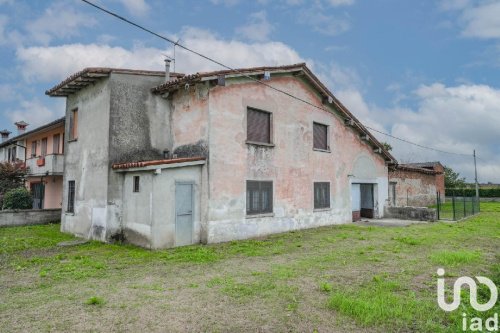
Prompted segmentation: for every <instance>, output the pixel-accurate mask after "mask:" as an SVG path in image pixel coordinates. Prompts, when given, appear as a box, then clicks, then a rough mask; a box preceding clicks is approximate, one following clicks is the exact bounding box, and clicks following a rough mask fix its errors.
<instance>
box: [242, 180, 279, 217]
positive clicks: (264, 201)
mask: <svg viewBox="0 0 500 333" xmlns="http://www.w3.org/2000/svg"><path fill="white" fill-rule="evenodd" d="M272 212H273V182H272V181H255V180H247V215H256V214H266V213H272Z"/></svg>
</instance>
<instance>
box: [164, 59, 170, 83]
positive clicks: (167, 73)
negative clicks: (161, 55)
mask: <svg viewBox="0 0 500 333" xmlns="http://www.w3.org/2000/svg"><path fill="white" fill-rule="evenodd" d="M170 61H171V60H170V59H165V82H168V81H170Z"/></svg>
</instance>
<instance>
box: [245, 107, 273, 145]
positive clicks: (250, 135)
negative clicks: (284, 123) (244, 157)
mask: <svg viewBox="0 0 500 333" xmlns="http://www.w3.org/2000/svg"><path fill="white" fill-rule="evenodd" d="M251 112H255V113H262V114H265V115H266V116H267V117H268V122H269V131H268V133H255V132H252V131H251V128H250V127H251V124H250V113H251ZM246 123H247V124H246V143H248V144H255V145H263V146H271V147H272V146H274V143H273V113H272V112H270V111H266V110H261V109H257V108H254V107H250V106H248V107H247V113H246ZM266 134H267V135H266ZM257 136H267V137H268V138H266V139H267V140H261V139H259V138H258V137H257Z"/></svg>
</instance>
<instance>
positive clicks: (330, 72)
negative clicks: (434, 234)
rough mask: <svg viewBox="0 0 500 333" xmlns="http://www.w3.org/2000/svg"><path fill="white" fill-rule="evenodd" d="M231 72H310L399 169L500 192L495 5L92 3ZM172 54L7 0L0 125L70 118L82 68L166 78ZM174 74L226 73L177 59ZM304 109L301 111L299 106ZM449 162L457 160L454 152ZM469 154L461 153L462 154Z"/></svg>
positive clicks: (0, 29) (84, 8)
mask: <svg viewBox="0 0 500 333" xmlns="http://www.w3.org/2000/svg"><path fill="white" fill-rule="evenodd" d="M94 1H95V2H96V3H97V4H99V5H101V6H104V7H105V8H107V9H109V10H112V11H115V12H116V13H118V14H120V15H122V16H124V17H127V18H129V19H131V20H133V21H134V22H137V23H139V24H141V25H144V26H146V27H147V28H149V29H151V30H153V31H155V32H158V33H160V34H163V35H165V36H167V37H168V38H171V39H173V40H179V39H180V42H179V43H180V44H183V45H185V46H187V47H190V48H192V49H194V50H196V51H198V52H200V53H203V54H205V55H208V56H210V57H212V58H214V59H216V60H218V61H220V62H222V63H224V64H226V65H228V66H231V67H252V66H264V65H286V64H293V63H299V62H306V63H307V65H308V66H309V68H310V69H311V70H312V71H313V72H314V73H315V74H316V75H317V76H318V77H319V78H320V79H321V80H322V81H323V82H324V83H325V84H326V85H327V86H328V87H329V88H330V90H331V91H332V92H333V94H334V95H335V96H336V97H337V98H338V99H340V101H341V102H342V103H343V104H344V105H346V106H347V107H348V108H349V109H350V111H351V112H352V113H354V114H355V115H356V116H357V117H358V119H360V120H361V122H362V123H364V124H365V125H367V126H370V127H372V128H374V129H377V130H378V131H381V132H385V133H389V134H391V135H393V136H396V137H399V138H403V139H405V140H409V141H411V142H415V143H417V144H419V145H423V146H428V147H432V148H435V149H438V150H442V151H445V152H448V153H442V152H437V151H433V150H428V149H423V148H419V147H417V146H413V145H410V144H407V143H403V142H401V141H398V140H395V139H392V138H390V137H387V136H384V135H382V134H379V133H376V132H373V134H375V136H376V137H377V138H379V139H380V140H381V141H384V142H388V143H389V144H391V145H392V147H393V150H392V153H393V155H394V156H395V157H396V158H397V159H398V161H399V162H400V163H408V162H423V161H435V160H439V161H441V162H442V163H443V164H445V165H447V166H449V167H451V168H453V169H454V170H455V171H458V172H459V173H460V174H461V175H462V176H464V177H466V178H467V180H468V181H471V182H472V181H473V180H474V163H473V158H472V152H473V150H474V149H475V150H476V152H477V156H478V160H477V164H478V180H479V182H494V183H500V1H498V0H496V1H494V0H493V1H492V0H476V1H474V0H435V1H430V0H429V1H413V0H376V1H373V0H370V1H368V0H310V1H306V0H255V1H246V0H205V1H188V0H169V1H162V0H94ZM173 51H174V50H173V46H172V45H171V44H169V43H167V42H165V41H163V40H161V39H159V38H157V37H154V36H152V35H150V34H147V33H145V32H143V31H140V30H138V29H137V28H135V27H133V26H130V25H128V24H126V23H124V22H122V21H119V20H117V19H116V18H114V17H112V16H109V15H106V14H104V13H102V12H99V11H97V10H96V9H95V8H93V7H91V6H89V5H88V4H85V3H84V2H82V1H79V0H55V1H49V0H47V1H27V0H26V1H23V0H0V128H1V129H3V128H6V129H8V130H10V131H12V132H13V133H14V134H15V133H16V130H15V126H14V125H13V123H14V122H16V121H19V120H24V121H26V122H28V123H29V124H30V125H29V127H28V129H33V128H35V127H36V126H39V125H42V124H44V123H46V122H49V121H51V120H54V119H56V118H59V117H61V116H63V115H64V107H65V99H64V98H50V97H48V96H46V95H45V91H46V90H47V89H49V88H51V87H52V86H54V85H56V84H57V83H59V82H60V81H62V80H63V79H65V78H66V77H67V76H69V75H70V74H72V73H74V72H77V71H79V70H82V69H83V68H85V67H99V66H106V67H123V68H133V69H153V70H162V69H163V66H164V62H163V59H164V55H169V56H171V57H173ZM174 66H175V71H177V72H183V73H195V72H197V71H206V70H217V69H221V68H220V67H219V66H218V65H215V64H213V63H210V62H208V61H207V60H204V59H202V58H200V57H198V56H195V55H193V54H189V53H187V52H185V51H182V50H181V49H179V48H178V47H177V48H176V52H175V64H174ZM291 102H294V103H295V102H296V103H299V102H298V101H291ZM450 153H454V154H450ZM460 154H461V155H460Z"/></svg>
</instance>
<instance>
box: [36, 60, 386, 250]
mask: <svg viewBox="0 0 500 333" xmlns="http://www.w3.org/2000/svg"><path fill="white" fill-rule="evenodd" d="M281 91H284V92H286V94H284V93H282V92H281ZM46 93H47V94H48V95H50V96H55V97H59V96H62V97H66V119H67V120H68V121H67V122H66V132H67V133H69V134H68V135H67V136H66V148H65V170H64V191H63V201H64V203H65V204H64V209H63V210H64V212H63V214H62V219H61V223H62V225H61V228H62V230H63V231H65V232H70V233H73V234H76V235H79V236H82V237H85V238H89V239H97V240H101V241H109V240H111V239H116V238H118V239H125V240H126V241H128V242H131V243H134V244H138V245H141V246H144V247H148V248H164V247H173V246H179V245H186V244H193V243H199V242H203V243H214V242H222V241H229V240H235V239H245V238H250V237H258V236H263V235H267V234H271V233H278V232H285V231H289V230H296V229H303V228H312V227H317V226H323V225H329V224H341V223H347V222H351V221H352V220H353V219H357V218H359V217H361V216H365V217H381V216H382V214H383V211H384V210H383V207H384V205H386V204H387V200H388V178H387V175H388V164H389V163H394V162H395V160H394V158H393V157H392V156H391V154H390V153H389V152H387V151H386V150H385V149H384V147H383V145H381V144H380V143H379V142H378V141H377V139H375V137H373V136H372V135H371V134H370V133H369V131H367V130H366V128H365V127H364V126H363V125H362V124H361V122H360V121H359V120H358V119H356V118H355V117H354V116H353V115H352V114H351V113H350V112H349V110H347V108H346V107H345V106H343V105H342V104H341V102H340V101H338V100H337V99H336V98H335V96H334V95H333V94H332V93H331V92H330V91H328V89H327V88H326V87H325V86H324V85H323V84H322V83H321V82H320V81H319V79H318V78H317V77H316V76H315V75H314V74H313V73H312V72H311V71H310V70H309V69H308V68H307V66H306V65H305V64H296V65H290V66H279V67H258V68H246V69H238V70H225V71H215V72H205V73H196V74H192V75H182V74H178V73H171V72H170V71H169V63H168V62H167V66H166V71H165V72H153V71H139V70H128V69H112V68H87V69H84V70H83V71H81V72H78V73H76V74H74V75H72V76H70V77H69V78H67V79H66V80H64V81H63V82H61V83H60V84H58V85H57V86H55V87H54V88H52V89H50V90H48V91H47V92H46Z"/></svg>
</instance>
